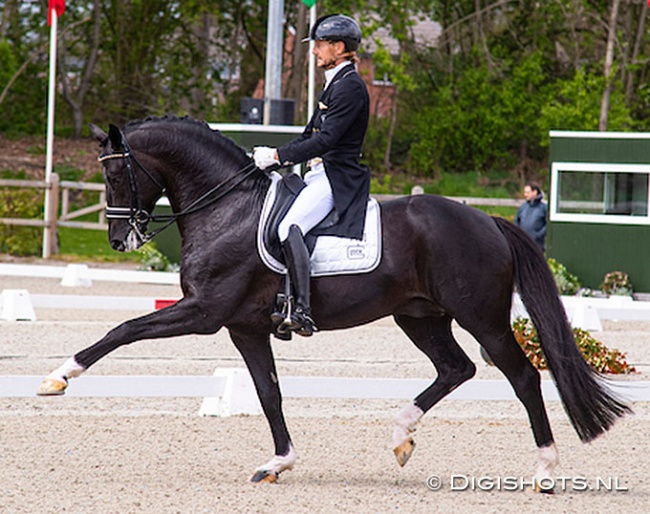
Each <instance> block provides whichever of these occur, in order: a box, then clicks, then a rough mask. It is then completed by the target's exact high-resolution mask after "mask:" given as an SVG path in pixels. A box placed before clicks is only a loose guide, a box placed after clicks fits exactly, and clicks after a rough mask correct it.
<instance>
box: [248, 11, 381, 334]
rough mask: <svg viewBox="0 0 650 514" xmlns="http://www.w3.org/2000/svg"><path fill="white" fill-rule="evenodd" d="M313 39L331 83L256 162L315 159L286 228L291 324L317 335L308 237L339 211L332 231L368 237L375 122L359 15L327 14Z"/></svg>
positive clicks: (282, 229) (260, 150)
mask: <svg viewBox="0 0 650 514" xmlns="http://www.w3.org/2000/svg"><path fill="white" fill-rule="evenodd" d="M309 39H311V40H313V41H314V42H315V44H314V50H313V54H314V55H315V56H316V64H317V66H318V67H320V68H323V69H324V70H325V88H324V89H323V91H322V92H321V93H320V95H319V97H318V107H317V108H316V109H315V110H314V113H313V115H312V117H311V119H310V120H309V123H307V126H306V127H305V130H304V131H303V133H302V134H301V135H300V136H299V137H297V138H296V139H294V140H292V141H290V142H289V143H287V144H285V145H283V146H281V147H279V148H277V149H275V148H269V147H264V146H263V147H256V148H255V149H254V151H253V158H254V159H255V164H256V165H257V167H258V168H260V169H262V170H263V169H266V168H269V167H271V166H273V165H277V164H279V165H281V166H292V165H294V164H298V163H302V162H306V161H309V162H308V166H309V167H310V170H309V171H308V172H307V173H306V174H305V176H304V181H305V184H306V187H305V188H304V189H302V190H301V191H300V193H299V194H298V196H297V198H296V201H295V202H294V204H293V205H292V207H291V208H290V209H289V211H288V212H287V214H286V216H285V218H284V219H283V220H282V222H281V223H280V226H279V228H278V236H279V238H280V242H281V243H282V250H283V254H284V256H285V260H286V265H287V268H288V269H289V277H290V278H291V283H292V288H293V293H294V296H295V297H296V302H295V303H296V305H295V309H293V311H292V313H291V323H290V324H287V325H286V326H283V327H282V329H283V330H287V329H288V330H292V331H295V332H298V334H300V335H304V336H310V335H312V333H313V332H314V331H315V330H317V329H316V326H315V324H314V320H313V318H312V314H311V306H310V289H309V277H310V263H309V252H308V250H307V247H306V245H305V242H304V239H303V236H304V235H305V234H306V233H307V232H309V231H310V230H311V229H312V228H314V227H315V226H316V225H318V223H319V222H320V221H322V220H323V219H324V218H325V217H326V216H327V215H328V214H329V213H330V212H331V211H332V208H333V209H334V210H335V212H336V215H337V217H338V220H337V222H336V224H335V226H334V227H332V229H330V230H329V231H328V233H330V234H331V233H333V234H334V235H336V236H341V237H351V238H355V239H361V238H362V237H363V228H364V224H365V214H366V206H367V202H368V198H369V194H370V171H369V170H368V168H367V167H366V166H364V165H362V164H360V162H359V158H360V156H361V146H362V144H363V139H364V137H365V134H366V130H367V128H368V115H369V98H368V91H367V89H366V85H365V84H364V82H363V80H362V79H361V77H360V76H359V74H358V73H357V71H356V67H355V63H356V62H357V61H358V58H357V56H356V51H357V49H358V48H359V43H360V42H361V30H360V28H359V25H358V24H357V22H356V21H355V20H353V19H352V18H349V17H347V16H343V15H340V14H331V15H328V16H323V17H321V18H319V19H318V20H317V21H316V23H315V24H314V26H313V27H312V29H311V32H310V35H309Z"/></svg>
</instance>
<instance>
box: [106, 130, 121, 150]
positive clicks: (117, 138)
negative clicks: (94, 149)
mask: <svg viewBox="0 0 650 514" xmlns="http://www.w3.org/2000/svg"><path fill="white" fill-rule="evenodd" d="M108 138H109V139H110V140H111V146H112V147H113V149H114V150H119V149H120V148H122V132H121V131H120V129H119V128H117V127H116V126H115V125H113V124H112V123H111V124H110V125H109V126H108Z"/></svg>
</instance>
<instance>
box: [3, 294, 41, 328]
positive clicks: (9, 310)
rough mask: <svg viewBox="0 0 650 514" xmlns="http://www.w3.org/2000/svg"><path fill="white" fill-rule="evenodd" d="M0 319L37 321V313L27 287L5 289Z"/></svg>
mask: <svg viewBox="0 0 650 514" xmlns="http://www.w3.org/2000/svg"><path fill="white" fill-rule="evenodd" d="M0 319H2V320H4V321H18V320H27V321H36V313H35V312H34V307H33V306H32V301H31V299H30V298H29V292H28V291H27V290H26V289H4V290H3V291H2V310H1V311H0Z"/></svg>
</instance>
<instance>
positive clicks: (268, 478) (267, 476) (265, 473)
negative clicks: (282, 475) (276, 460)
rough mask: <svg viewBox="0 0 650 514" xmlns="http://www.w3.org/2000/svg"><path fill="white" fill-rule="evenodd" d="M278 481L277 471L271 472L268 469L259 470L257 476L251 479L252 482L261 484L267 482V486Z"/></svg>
mask: <svg viewBox="0 0 650 514" xmlns="http://www.w3.org/2000/svg"><path fill="white" fill-rule="evenodd" d="M277 481H278V474H277V473H276V472H275V471H269V470H268V469H258V470H257V471H256V472H255V474H254V475H253V476H252V477H251V482H254V483H256V484H259V483H261V482H266V483H267V484H273V483H275V482H277Z"/></svg>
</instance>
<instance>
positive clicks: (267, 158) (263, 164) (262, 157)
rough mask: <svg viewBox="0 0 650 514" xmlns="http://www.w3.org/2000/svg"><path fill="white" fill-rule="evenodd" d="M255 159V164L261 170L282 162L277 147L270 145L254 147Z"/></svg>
mask: <svg viewBox="0 0 650 514" xmlns="http://www.w3.org/2000/svg"><path fill="white" fill-rule="evenodd" d="M253 159H254V160H255V166H257V167H258V168H259V169H261V170H265V169H266V168H270V167H271V166H273V165H275V164H280V161H279V160H278V158H277V152H276V150H275V148H271V147H269V146H256V147H255V148H253Z"/></svg>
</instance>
